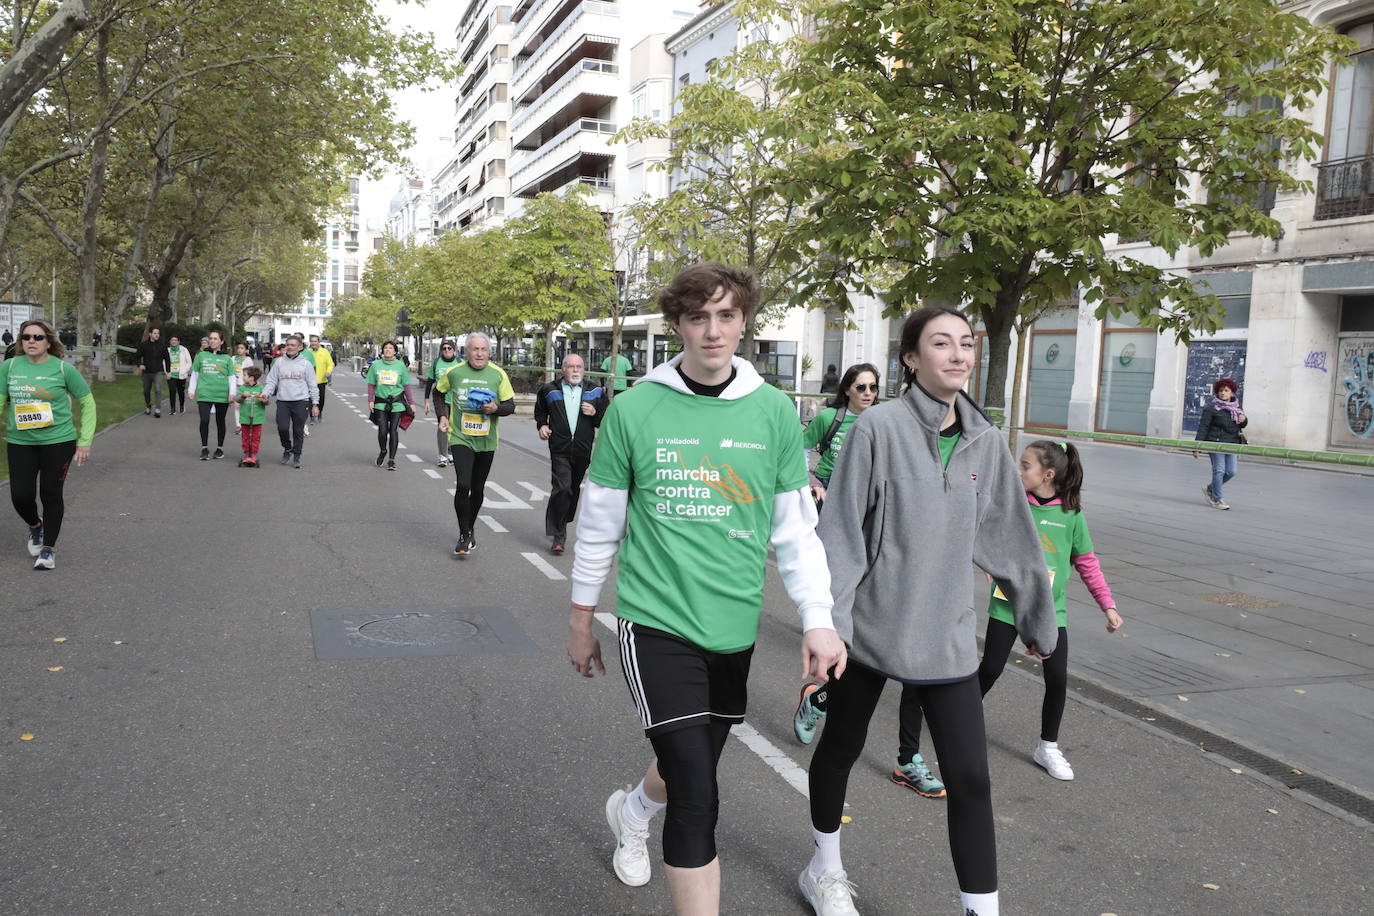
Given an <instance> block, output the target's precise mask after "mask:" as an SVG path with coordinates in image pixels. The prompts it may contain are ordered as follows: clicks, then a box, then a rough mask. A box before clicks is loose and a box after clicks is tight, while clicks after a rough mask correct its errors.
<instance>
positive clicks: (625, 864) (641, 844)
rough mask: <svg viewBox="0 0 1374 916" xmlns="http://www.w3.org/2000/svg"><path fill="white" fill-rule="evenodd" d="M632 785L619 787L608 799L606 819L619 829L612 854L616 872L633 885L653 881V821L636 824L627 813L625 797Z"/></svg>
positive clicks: (624, 881)
mask: <svg viewBox="0 0 1374 916" xmlns="http://www.w3.org/2000/svg"><path fill="white" fill-rule="evenodd" d="M631 788H632V787H631V786H626V787H625V788H623V789H616V790H615V791H614V792H612V793H611V797H610V798H608V799H606V823H608V824H610V825H611V830H612V832H614V833H615V855H614V856H613V857H612V858H611V864H612V865H613V866H615V876H616V877H617V878H619V879H620V880H621V882H622V883H624V884H628V885H629V886H630V887H641V886H643V885H645V884H648V883H649V847H648V842H649V825H648V824H645V825H644V826H643V827H636V826H635V825H634V824H632V823H631V822H630V820H629V819H628V818H627V817H626V816H625V799H627V798H628V797H629V795H630V790H631Z"/></svg>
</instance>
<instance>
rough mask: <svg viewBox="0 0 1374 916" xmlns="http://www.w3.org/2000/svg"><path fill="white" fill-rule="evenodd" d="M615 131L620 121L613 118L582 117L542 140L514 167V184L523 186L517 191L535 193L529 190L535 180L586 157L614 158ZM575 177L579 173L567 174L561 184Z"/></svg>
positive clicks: (539, 182) (513, 185) (512, 173)
mask: <svg viewBox="0 0 1374 916" xmlns="http://www.w3.org/2000/svg"><path fill="white" fill-rule="evenodd" d="M615 132H616V125H615V123H614V122H612V121H602V120H599V119H597V118H578V119H577V120H576V121H573V122H572V123H571V124H569V125H568V126H567V127H565V128H563V130H561V131H559V132H558V133H557V134H555V135H554V136H553V137H551V138H549V140H548V141H547V142H546V143H542V144H540V146H539V147H538V149H537V150H535V151H533V152H532V153H531V155H530V156H529V157H528V158H527V159H525V161H524V162H522V163H519V165H517V166H516V167H515V168H514V169H513V170H512V172H511V175H510V179H511V183H510V186H511V188H513V189H515V188H518V189H521V190H519V191H517V192H516V193H518V194H520V195H521V196H533V195H532V194H529V195H527V194H526V193H525V192H526V190H527V189H528V187H529V186H530V185H531V184H542V183H543V180H544V177H546V176H549V175H552V174H554V173H557V172H559V171H561V170H562V169H564V168H566V167H568V166H569V165H570V164H571V163H573V162H577V161H579V160H580V159H581V158H582V157H597V158H600V159H602V160H609V159H612V158H614V154H613V153H612V152H611V151H610V149H608V148H607V147H608V144H609V142H610V139H611V137H612V136H614V135H615ZM584 174H586V173H584ZM572 177H575V176H571V175H569V176H566V177H564V179H563V180H562V181H559V182H558V184H559V185H562V184H565V183H566V182H567V181H568V179H569V178H572ZM553 187H557V185H554V186H553ZM535 193H538V192H537V191H536V192H535Z"/></svg>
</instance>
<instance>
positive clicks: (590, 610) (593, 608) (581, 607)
mask: <svg viewBox="0 0 1374 916" xmlns="http://www.w3.org/2000/svg"><path fill="white" fill-rule="evenodd" d="M572 609H573V610H574V611H585V612H587V613H588V614H595V613H596V605H592V606H591V607H587V605H585V604H578V603H577V602H576V601H574V602H573V603H572Z"/></svg>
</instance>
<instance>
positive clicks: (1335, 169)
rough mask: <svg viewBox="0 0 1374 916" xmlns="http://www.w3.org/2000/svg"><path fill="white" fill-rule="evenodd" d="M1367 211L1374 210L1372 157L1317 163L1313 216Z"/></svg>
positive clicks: (1364, 213)
mask: <svg viewBox="0 0 1374 916" xmlns="http://www.w3.org/2000/svg"><path fill="white" fill-rule="evenodd" d="M1370 213H1374V156H1360V157H1357V158H1351V159H1335V160H1332V161H1331V162H1319V163H1317V209H1316V213H1314V214H1313V216H1312V218H1313V219H1341V218H1342V217H1346V216H1367V215H1368V214H1370Z"/></svg>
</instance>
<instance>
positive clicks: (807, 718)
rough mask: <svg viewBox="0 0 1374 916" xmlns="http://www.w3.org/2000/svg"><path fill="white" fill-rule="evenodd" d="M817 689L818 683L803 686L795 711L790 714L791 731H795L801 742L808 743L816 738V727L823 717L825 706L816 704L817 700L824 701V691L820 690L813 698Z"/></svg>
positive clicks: (819, 688)
mask: <svg viewBox="0 0 1374 916" xmlns="http://www.w3.org/2000/svg"><path fill="white" fill-rule="evenodd" d="M817 691H821V685H820V684H806V685H805V686H803V687H802V690H801V701H800V702H799V703H797V711H796V712H795V713H794V714H793V715H792V731H794V732H796V734H797V740H798V741H800V742H801V743H802V744H810V743H811V742H812V741H814V740H816V729H818V728H820V725H821V720H822V719H824V718H825V708H824V707H823V706H817V705H816V702H817V701H819V702H820V703H824V702H825V692H824V691H821V692H820V696H816V697H814V699H813V696H814V694H816V692H817Z"/></svg>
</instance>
